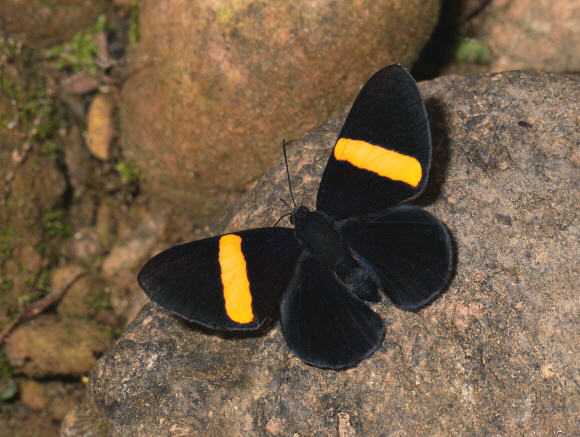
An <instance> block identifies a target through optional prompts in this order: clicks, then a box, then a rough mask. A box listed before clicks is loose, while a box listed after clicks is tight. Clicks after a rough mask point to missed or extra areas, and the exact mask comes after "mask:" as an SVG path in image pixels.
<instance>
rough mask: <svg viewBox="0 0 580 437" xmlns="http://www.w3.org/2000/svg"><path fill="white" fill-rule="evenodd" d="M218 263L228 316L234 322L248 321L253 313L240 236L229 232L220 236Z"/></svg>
mask: <svg viewBox="0 0 580 437" xmlns="http://www.w3.org/2000/svg"><path fill="white" fill-rule="evenodd" d="M219 263H220V267H221V272H222V274H221V276H222V284H223V287H224V300H225V302H226V313H227V314H228V317H229V318H230V319H232V320H233V321H234V322H236V323H250V322H251V321H252V320H254V313H253V312H252V295H251V293H250V281H249V280H248V274H247V273H246V272H247V270H246V259H245V258H244V254H243V253H242V238H241V237H239V236H237V235H233V234H229V235H224V236H223V237H221V238H220V250H219Z"/></svg>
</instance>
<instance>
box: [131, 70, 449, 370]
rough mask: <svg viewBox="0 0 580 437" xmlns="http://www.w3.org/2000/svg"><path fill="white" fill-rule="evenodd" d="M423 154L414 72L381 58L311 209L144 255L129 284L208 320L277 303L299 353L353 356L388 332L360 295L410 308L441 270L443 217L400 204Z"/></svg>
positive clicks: (322, 362) (248, 316) (440, 281)
mask: <svg viewBox="0 0 580 437" xmlns="http://www.w3.org/2000/svg"><path fill="white" fill-rule="evenodd" d="M430 159H431V136H430V132H429V123H428V120H427V114H426V110H425V106H424V103H423V100H422V97H421V95H420V93H419V91H418V89H417V86H416V84H415V81H414V80H413V78H412V77H411V76H410V75H409V74H408V73H407V72H406V71H405V70H404V68H403V67H401V66H398V65H392V66H389V67H385V68H384V69H382V70H380V71H379V72H377V73H376V74H375V75H374V76H373V77H372V78H371V79H369V81H368V82H367V83H366V85H365V86H364V87H363V89H362V90H361V92H360V93H359V96H358V97H357V99H356V100H355V102H354V104H353V107H352V109H351V111H350V113H349V115H348V117H347V119H346V122H345V124H344V127H343V129H342V131H341V133H340V134H339V138H338V140H337V143H336V145H335V147H334V149H333V151H332V153H331V155H330V158H329V160H328V163H327V166H326V168H325V171H324V174H323V176H322V180H321V183H320V188H319V191H318V197H317V202H316V210H315V211H309V210H308V208H306V207H304V206H300V207H298V208H296V209H295V210H294V211H293V212H292V214H291V220H290V221H291V223H292V224H293V225H294V228H293V229H292V228H282V227H276V228H259V229H250V230H246V231H240V232H234V233H230V234H225V235H220V236H216V237H211V238H207V239H204V240H199V241H193V242H190V243H186V244H183V245H180V246H176V247H173V248H171V249H168V250H166V251H164V252H162V253H160V254H158V255H156V256H155V257H153V258H152V259H151V260H149V261H148V262H147V264H146V265H145V266H144V267H143V268H142V270H141V272H139V275H138V278H137V279H138V282H139V284H140V286H141V288H142V289H143V290H144V291H145V293H146V294H147V295H148V296H149V297H150V298H151V299H152V300H153V301H155V302H156V303H157V304H159V305H160V306H162V307H164V308H166V309H168V310H169V311H172V312H174V313H176V314H178V315H179V316H181V317H183V318H185V319H186V320H189V321H192V322H196V323H199V324H201V325H204V326H207V327H210V328H213V329H220V330H253V329H257V328H259V327H260V326H261V325H262V324H263V323H264V321H265V320H266V319H267V318H268V317H270V315H271V314H272V313H273V312H275V309H276V308H279V312H280V324H281V328H282V333H283V335H284V338H285V339H286V342H287V343H288V346H289V347H290V349H291V350H292V351H293V352H294V353H295V354H296V355H297V356H298V357H299V358H300V359H302V360H303V361H305V362H306V363H309V364H312V365H315V366H318V367H324V368H332V369H340V368H344V367H348V366H352V365H354V364H356V363H357V362H358V361H360V360H362V359H365V358H367V357H369V356H370V355H372V354H373V353H374V352H375V351H376V350H377V349H378V348H379V347H380V345H381V343H382V340H383V338H384V336H385V327H384V325H383V323H382V321H381V319H380V317H379V316H378V314H376V313H375V312H374V311H372V310H371V308H370V307H369V306H368V305H367V303H366V302H377V301H379V300H380V294H383V295H385V296H387V297H388V298H389V299H390V300H391V301H392V302H393V304H394V305H395V306H397V307H399V308H402V309H406V310H416V309H419V308H421V307H422V306H424V305H425V304H426V303H428V302H429V301H430V300H431V299H433V298H434V296H436V295H437V294H438V293H439V292H440V291H441V289H442V288H443V286H444V285H445V283H446V281H447V279H448V276H449V272H450V269H451V244H450V240H449V235H448V233H447V231H446V229H445V227H444V226H443V225H442V224H441V222H439V220H437V219H436V218H435V217H434V216H432V215H431V214H430V213H428V212H426V211H424V210H423V209H421V208H419V207H418V206H414V205H408V204H404V203H402V202H404V201H406V200H409V199H411V198H413V197H415V196H417V195H418V194H420V192H421V191H422V190H423V189H424V187H425V186H426V183H427V175H428V172H429V165H430ZM379 292H380V294H379Z"/></svg>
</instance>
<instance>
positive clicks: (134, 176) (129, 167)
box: [115, 160, 145, 186]
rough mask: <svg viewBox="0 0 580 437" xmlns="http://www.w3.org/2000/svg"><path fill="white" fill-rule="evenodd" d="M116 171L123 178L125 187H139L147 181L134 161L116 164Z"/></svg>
mask: <svg viewBox="0 0 580 437" xmlns="http://www.w3.org/2000/svg"><path fill="white" fill-rule="evenodd" d="M115 170H117V172H118V173H119V175H120V176H121V181H122V182H123V184H125V185H133V186H134V185H139V184H140V183H141V182H143V181H144V180H145V176H144V175H143V172H142V171H141V169H140V168H139V166H138V165H137V164H136V163H134V162H133V161H125V160H121V161H119V162H117V163H116V164H115Z"/></svg>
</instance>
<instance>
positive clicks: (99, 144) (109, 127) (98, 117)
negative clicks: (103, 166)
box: [86, 94, 115, 160]
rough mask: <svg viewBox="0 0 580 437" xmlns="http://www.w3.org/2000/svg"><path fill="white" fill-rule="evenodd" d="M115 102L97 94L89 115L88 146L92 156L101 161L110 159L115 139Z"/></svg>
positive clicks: (106, 96)
mask: <svg viewBox="0 0 580 437" xmlns="http://www.w3.org/2000/svg"><path fill="white" fill-rule="evenodd" d="M114 109H115V106H114V104H113V100H112V99H111V97H110V96H108V95H107V94H97V95H96V96H95V97H94V99H93V101H92V102H91V106H90V107H89V113H88V115H87V137H86V138H87V146H88V148H89V151H90V152H91V154H92V155H93V156H94V157H96V158H99V159H101V160H106V159H109V148H110V147H111V141H113V138H114V137H115V128H114V126H113V110H114Z"/></svg>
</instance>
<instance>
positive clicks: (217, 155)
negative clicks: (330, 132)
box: [121, 0, 441, 225]
mask: <svg viewBox="0 0 580 437" xmlns="http://www.w3.org/2000/svg"><path fill="white" fill-rule="evenodd" d="M440 4H441V2H440V1H439V0H412V1H406V2H401V1H398V0H381V1H370V0H363V1H358V2H355V3H344V4H340V5H338V4H337V3H336V2H334V1H328V0H326V1H316V2H312V1H294V2H286V1H280V0H277V1H269V2H237V1H222V2H214V3H212V2H200V1H196V2H190V1H184V0H168V1H159V0H146V1H142V2H140V3H139V12H140V14H139V31H140V40H139V45H138V46H137V48H136V51H134V52H133V53H131V56H130V70H131V71H132V72H133V73H132V74H131V77H130V78H129V80H127V81H126V82H125V84H124V87H123V98H122V100H123V107H122V108H121V123H122V133H121V135H122V137H121V142H122V144H123V153H124V156H125V157H126V158H127V159H129V160H131V161H134V162H135V163H137V165H138V166H139V168H141V169H142V170H143V171H144V174H145V175H146V180H145V182H144V185H145V187H146V188H145V189H144V191H146V192H148V193H152V195H153V196H154V198H155V199H154V201H155V203H157V204H160V203H161V202H167V203H168V204H169V205H171V206H172V207H173V208H174V210H175V214H180V213H183V214H184V215H185V216H187V217H189V218H190V220H194V221H195V222H196V224H197V225H199V224H204V223H205V222H207V221H208V218H210V217H215V216H216V214H217V213H218V212H221V211H223V210H224V207H225V206H226V205H227V204H231V203H232V202H233V201H234V200H237V198H238V197H239V195H240V194H241V193H242V192H243V191H245V190H246V187H247V186H248V184H249V183H251V182H253V181H254V180H255V179H256V178H257V177H258V176H259V175H261V174H262V173H263V172H264V171H265V170H266V169H267V168H268V167H269V166H270V165H272V164H273V163H274V162H275V161H276V160H277V159H279V157H280V156H281V151H280V143H281V141H282V138H285V139H286V141H291V140H296V139H298V138H300V137H301V136H302V135H303V134H304V133H305V132H306V131H307V130H309V129H312V128H313V127H314V126H316V125H317V124H318V123H320V122H322V121H323V120H325V119H327V118H328V117H329V115H330V114H337V113H338V112H339V111H342V110H344V108H345V107H346V105H347V104H348V103H349V102H350V101H351V100H352V98H354V96H355V95H356V94H357V92H358V90H359V87H360V86H362V84H363V83H364V82H365V81H366V80H367V79H368V78H369V77H370V75H371V74H372V73H374V71H376V70H378V69H379V68H380V67H382V66H383V65H385V64H389V63H393V62H399V63H401V64H403V65H406V66H411V65H412V64H413V62H414V61H415V60H416V59H417V58H418V56H419V53H420V51H421V49H422V48H423V46H424V44H425V42H426V41H427V40H428V38H429V36H430V34H431V31H432V30H433V28H434V26H435V24H436V22H437V17H438V11H439V8H440ZM169 175H170V176H169Z"/></svg>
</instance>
